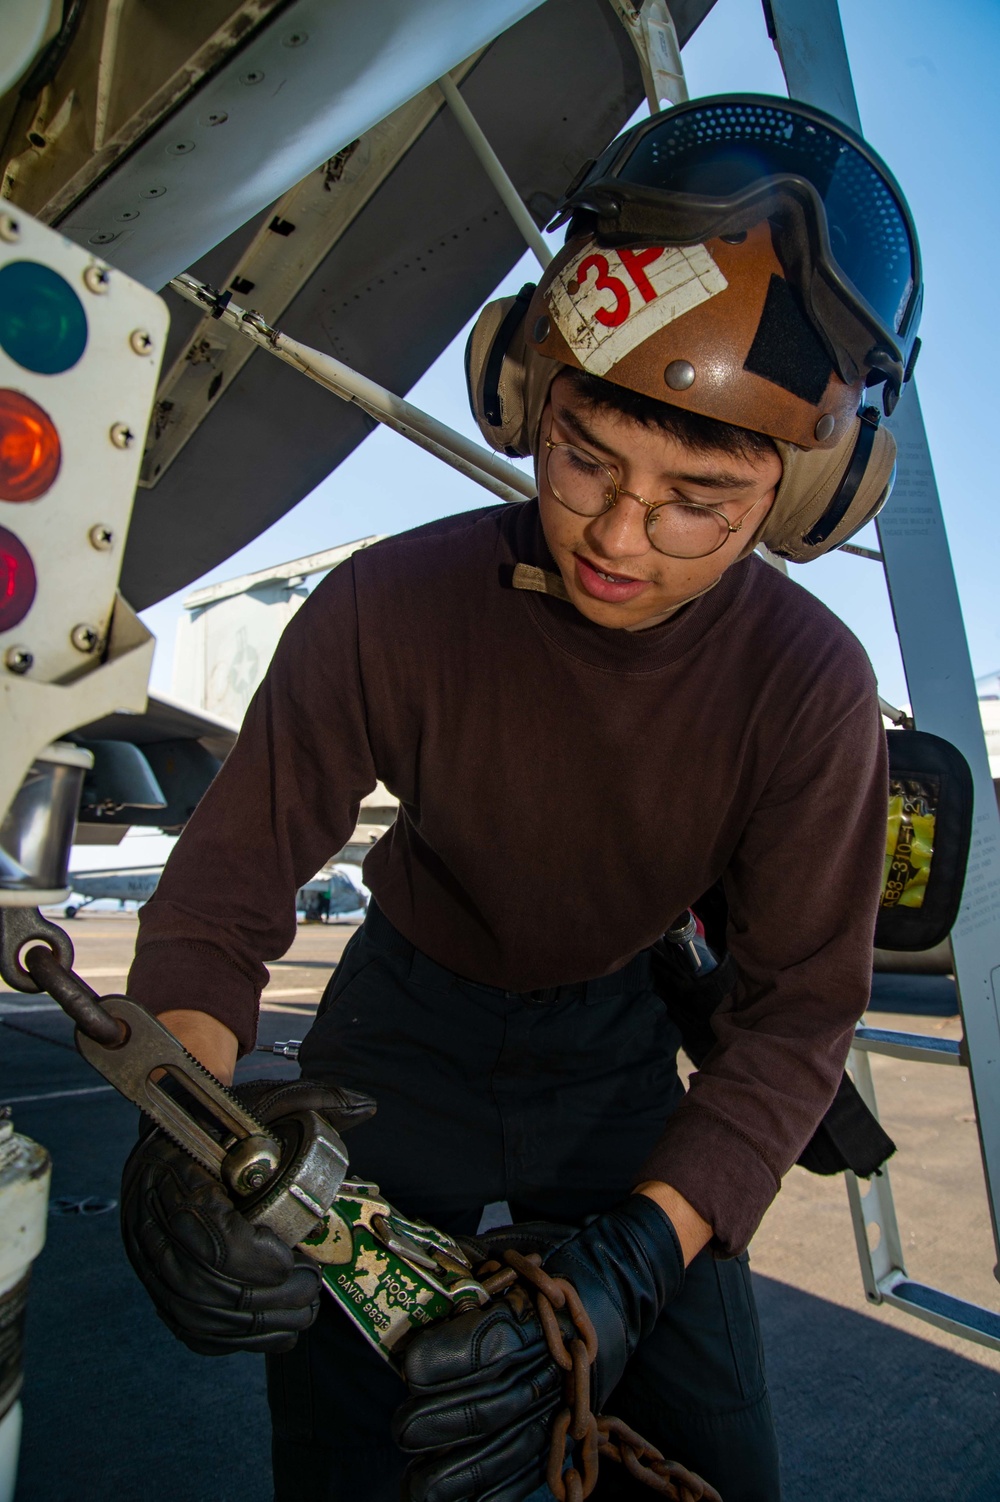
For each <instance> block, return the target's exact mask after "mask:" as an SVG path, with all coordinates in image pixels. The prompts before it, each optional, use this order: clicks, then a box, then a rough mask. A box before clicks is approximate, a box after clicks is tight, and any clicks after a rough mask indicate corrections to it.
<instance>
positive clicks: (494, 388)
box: [465, 282, 535, 458]
mask: <svg viewBox="0 0 1000 1502" xmlns="http://www.w3.org/2000/svg"><path fill="white" fill-rule="evenodd" d="M534 290H535V286H534V283H533V282H529V283H528V284H527V285H526V286H524V287H522V288H521V290H520V292H519V293H518V294H517V296H516V297H501V298H498V299H497V300H496V301H495V302H490V303H487V304H486V306H485V308H484V309H483V311H482V312H481V313H480V315H479V317H478V318H477V319H476V322H475V323H474V325H473V327H472V332H471V334H470V335H469V339H468V343H467V344H466V346H465V380H466V385H467V387H468V392H469V406H470V407H471V408H472V415H473V417H474V418H475V419H476V424H477V426H478V428H479V431H480V432H481V433H482V435H483V437H484V438H485V439H486V441H487V443H488V444H489V445H490V447H491V448H493V449H499V450H500V452H501V453H504V454H507V455H508V456H509V457H511V458H514V457H516V456H519V455H523V454H525V453H527V452H528V450H527V449H526V448H525V447H524V440H525V434H524V399H523V393H522V384H523V359H524V315H525V313H526V311H527V308H528V304H529V303H530V301H531V298H532V294H533V293H534Z"/></svg>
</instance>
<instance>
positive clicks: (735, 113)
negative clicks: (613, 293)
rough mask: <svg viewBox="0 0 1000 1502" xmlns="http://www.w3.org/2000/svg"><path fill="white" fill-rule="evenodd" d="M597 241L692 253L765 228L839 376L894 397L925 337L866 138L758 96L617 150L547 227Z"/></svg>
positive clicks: (900, 226)
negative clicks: (573, 222)
mask: <svg viewBox="0 0 1000 1502" xmlns="http://www.w3.org/2000/svg"><path fill="white" fill-rule="evenodd" d="M581 212H583V213H588V214H592V215H594V216H595V217H596V221H597V222H596V225H593V226H592V232H593V233H595V234H596V236H597V238H598V239H599V240H600V241H601V242H602V243H605V244H608V245H614V244H626V243H629V244H634V243H639V242H641V241H647V242H649V243H656V244H677V245H685V244H693V243H695V242H697V241H700V240H706V239H710V238H713V237H716V236H723V235H738V234H740V233H742V232H743V231H745V230H747V229H749V228H751V227H752V226H753V225H754V224H755V223H760V221H761V220H762V219H765V218H766V219H769V220H770V222H771V226H772V231H773V235H774V241H775V248H776V251H777V254H778V256H779V258H780V259H781V260H782V263H783V266H784V269H785V273H786V275H787V276H788V277H789V279H790V280H791V281H792V282H793V283H794V285H795V286H796V287H797V288H798V290H799V292H800V294H801V296H802V299H803V302H804V304H805V307H806V311H807V313H808V314H809V315H810V317H811V319H812V321H813V323H814V325H815V326H816V328H817V331H818V332H819V334H820V335H821V337H822V338H823V340H824V343H825V344H826V345H827V348H828V350H829V352H830V354H831V356H832V358H833V360H834V363H835V364H836V366H837V368H838V370H839V372H840V374H841V377H842V378H843V379H844V380H846V381H848V382H853V381H854V380H856V379H857V378H858V376H859V374H864V375H865V376H867V377H868V378H869V379H868V383H869V384H874V383H875V381H877V380H879V379H882V378H886V379H887V381H888V383H889V385H890V386H891V387H892V388H893V389H894V391H895V393H896V394H898V391H899V389H900V387H901V386H902V384H903V381H904V380H905V379H907V378H908V375H909V372H910V369H912V363H913V359H914V357H915V353H916V348H917V347H918V345H919V341H918V340H917V338H916V334H917V328H918V326H919V321H920V305H921V299H922V291H923V285H922V280H921V270H920V250H919V246H918V243H917V237H916V231H915V229H914V226H913V220H912V218H911V216H910V212H909V209H908V207H907V205H906V200H905V199H904V197H903V195H902V192H901V190H900V189H899V187H898V186H897V184H896V182H895V179H894V178H893V177H892V174H891V173H890V172H889V170H888V168H887V167H886V166H885V164H884V163H883V162H882V161H881V160H880V158H879V157H878V156H877V155H876V154H875V153H874V152H873V151H872V150H871V149H870V148H869V147H868V146H867V145H866V144H865V142H864V141H862V140H861V139H860V137H858V136H856V135H855V134H854V133H853V132H852V131H849V130H848V129H847V128H846V127H845V126H843V125H841V124H840V123H839V122H838V121H836V120H834V119H833V118H832V116H829V115H827V114H825V113H824V112H823V111H821V110H816V109H813V108H811V107H810V106H808V105H804V104H800V103H798V102H796V101H785V100H779V99H772V98H770V97H768V96H766V95H754V94H744V95H738V96H736V95H726V96H721V97H719V98H714V99H703V100H695V101H692V102H691V103H689V104H682V105H678V106H677V107H676V108H674V109H672V110H668V111H665V112H664V113H663V114H661V115H654V116H653V117H652V118H651V119H649V120H645V121H643V122H642V123H641V124H639V125H636V126H633V128H632V129H631V130H629V131H626V132H625V134H624V135H622V136H619V137H618V139H617V140H616V141H613V142H612V144H611V145H610V146H609V147H608V149H607V150H606V151H605V152H604V154H603V155H602V156H601V157H599V158H598V160H597V161H596V162H594V163H592V164H591V165H590V166H589V167H588V168H587V169H586V170H585V172H584V174H583V175H582V177H581V178H580V179H579V180H578V181H577V182H576V183H574V184H573V186H572V188H571V190H570V191H569V193H568V194H567V195H566V198H565V199H564V201H563V203H562V204H561V205H560V207H559V211H558V214H557V217H556V220H555V221H554V222H555V224H557V225H558V224H562V223H565V221H566V220H567V219H569V218H570V217H571V216H573V215H574V214H579V213H581Z"/></svg>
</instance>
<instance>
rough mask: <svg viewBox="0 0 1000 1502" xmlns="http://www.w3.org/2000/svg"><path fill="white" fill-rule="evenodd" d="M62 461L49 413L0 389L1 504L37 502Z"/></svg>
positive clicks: (57, 438) (16, 393)
mask: <svg viewBox="0 0 1000 1502" xmlns="http://www.w3.org/2000/svg"><path fill="white" fill-rule="evenodd" d="M61 462H62V448H61V446H60V443H59V434H58V433H57V432H56V428H55V424H54V422H53V421H52V419H51V417H50V416H49V415H48V413H47V412H45V411H44V410H43V409H42V408H41V407H40V406H39V405H38V403H37V402H33V401H32V400H31V398H30V397H28V396H24V395H23V394H22V393H21V392H20V391H8V390H0V501H36V500H37V499H38V497H39V496H40V495H44V494H45V492H46V491H47V490H48V488H49V486H50V485H51V484H52V482H53V480H54V479H55V477H56V475H57V474H58V473H59V465H60V463H61ZM0 583H2V581H0ZM19 619H20V617H19Z"/></svg>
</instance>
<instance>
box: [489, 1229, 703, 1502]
mask: <svg viewBox="0 0 1000 1502" xmlns="http://www.w3.org/2000/svg"><path fill="white" fill-rule="evenodd" d="M503 1261H504V1262H505V1263H506V1264H507V1266H506V1267H504V1266H503V1264H502V1263H500V1262H496V1261H493V1262H486V1263H484V1264H483V1266H482V1267H480V1268H479V1269H478V1271H477V1274H476V1276H477V1277H478V1279H479V1281H480V1282H481V1283H482V1285H483V1287H484V1288H485V1289H486V1291H487V1293H489V1294H491V1295H497V1294H501V1293H506V1292H507V1291H508V1289H510V1288H512V1287H513V1286H514V1285H515V1284H516V1283H517V1282H518V1280H519V1279H520V1280H521V1284H522V1285H526V1288H525V1292H526V1293H528V1294H529V1296H530V1298H531V1300H532V1303H533V1305H534V1308H535V1312H536V1314H537V1315H538V1320H539V1323H540V1325H541V1327H542V1330H543V1332H544V1335H545V1341H546V1344H547V1345H548V1348H549V1354H550V1355H551V1357H552V1359H553V1361H554V1362H555V1363H556V1365H557V1366H559V1367H561V1369H562V1371H563V1372H564V1373H565V1389H564V1395H565V1400H566V1402H565V1407H563V1408H562V1409H560V1411H559V1412H558V1413H557V1415H556V1417H555V1421H554V1423H553V1425H552V1439H551V1443H550V1446H549V1458H548V1466H547V1468H546V1473H545V1480H546V1484H547V1485H548V1488H549V1490H550V1491H551V1492H552V1494H553V1496H554V1497H555V1498H556V1502H584V1498H586V1497H589V1496H590V1494H591V1492H592V1491H593V1490H594V1487H595V1486H596V1485H597V1471H598V1463H599V1459H600V1457H603V1458H604V1459H606V1460H613V1461H616V1462H617V1463H618V1464H619V1465H623V1466H624V1467H625V1469H626V1470H627V1471H628V1473H629V1475H630V1476H631V1477H632V1478H633V1480H635V1481H638V1482H641V1484H642V1485H643V1486H648V1487H649V1488H650V1489H651V1490H652V1491H654V1492H659V1494H660V1496H662V1497H668V1498H670V1502H722V1498H721V1497H720V1496H719V1493H718V1492H717V1491H716V1490H715V1488H714V1487H713V1486H709V1484H708V1482H707V1481H703V1480H702V1479H701V1477H700V1476H696V1475H695V1473H694V1472H693V1471H689V1470H688V1469H687V1468H686V1467H685V1466H682V1465H680V1464H679V1463H678V1462H677V1461H675V1460H666V1459H665V1458H664V1457H663V1455H662V1454H661V1453H660V1451H659V1450H658V1449H657V1448H656V1446H655V1445H651V1444H649V1443H648V1441H647V1440H644V1439H643V1438H642V1436H641V1435H639V1434H636V1432H635V1430H634V1429H630V1428H629V1426H628V1424H625V1423H623V1422H622V1420H621V1419H616V1418H613V1417H612V1416H611V1415H610V1414H607V1413H599V1414H595V1413H594V1412H593V1410H592V1409H591V1406H590V1369H591V1367H592V1366H593V1364H594V1362H595V1360H596V1359H597V1335H596V1332H595V1330H594V1326H593V1324H592V1323H591V1319H590V1316H589V1315H588V1313H587V1311H586V1309H584V1307H583V1304H582V1302H581V1300H580V1296H579V1294H578V1293H577V1291H576V1289H575V1288H574V1287H573V1285H572V1283H570V1282H569V1281H568V1279H566V1278H553V1277H550V1276H549V1274H548V1273H547V1272H546V1271H545V1269H544V1268H543V1267H542V1259H541V1257H540V1256H539V1255H538V1253H537V1252H532V1253H531V1254H530V1255H528V1256H523V1255H522V1254H521V1253H520V1252H517V1251H514V1250H513V1248H508V1249H507V1251H505V1252H504V1254H503ZM562 1310H565V1312H566V1313H567V1314H568V1315H569V1318H570V1319H571V1320H572V1322H573V1328H574V1330H575V1331H576V1334H575V1335H574V1336H572V1337H565V1336H564V1335H563V1332H562V1330H561V1329H560V1327H559V1321H558V1319H557V1318H556V1313H557V1311H562ZM573 1445H575V1446H577V1447H578V1453H577V1455H573V1453H572V1450H571V1447H572V1446H573ZM567 1459H568V1460H569V1461H570V1464H569V1465H568V1466H567V1463H566V1462H567Z"/></svg>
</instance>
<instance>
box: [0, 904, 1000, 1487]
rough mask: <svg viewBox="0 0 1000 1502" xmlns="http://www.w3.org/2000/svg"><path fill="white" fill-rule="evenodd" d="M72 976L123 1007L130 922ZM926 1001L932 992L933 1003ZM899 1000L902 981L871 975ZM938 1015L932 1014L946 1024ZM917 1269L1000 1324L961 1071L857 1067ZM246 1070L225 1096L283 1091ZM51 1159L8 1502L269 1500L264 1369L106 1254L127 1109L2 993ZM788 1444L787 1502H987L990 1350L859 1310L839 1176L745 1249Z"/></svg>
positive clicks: (50, 1023) (0, 1028)
mask: <svg viewBox="0 0 1000 1502" xmlns="http://www.w3.org/2000/svg"><path fill="white" fill-rule="evenodd" d="M354 927H355V925H354V924H353V923H329V924H316V925H305V924H303V925H300V927H299V930H298V934H297V937H296V940H295V943H294V945H293V947H292V949H291V950H290V952H289V954H288V955H287V956H286V957H285V959H284V960H281V961H279V962H277V963H275V964H273V965H272V966H271V967H270V969H271V976H272V979H271V983H270V985H269V987H268V989H267V991H266V992H265V994H264V998H263V1009H262V1012H261V1027H260V1040H261V1042H273V1041H275V1040H277V1039H282V1040H284V1039H288V1038H291V1037H297V1038H300V1037H302V1036H303V1034H304V1033H305V1031H306V1029H307V1028H308V1026H309V1023H310V1020H311V1018H312V1016H313V1014H314V1012H315V1010H316V1007H317V1005H318V1003H319V999H320V996H321V994H322V990H323V986H324V985H325V982H326V979H327V976H328V974H329V972H330V970H331V969H332V967H333V965H334V964H335V963H336V961H337V959H338V957H339V955H340V954H341V952H342V950H343V947H344V945H345V944H346V942H347V940H348V938H349V937H350V935H351V934H352V933H353V931H354ZM68 928H69V932H70V934H71V936H72V939H73V942H74V944H75V946H76V949H77V966H78V968H79V970H80V971H81V973H82V974H83V975H84V976H85V977H86V978H87V979H88V980H90V981H91V982H92V983H93V984H94V985H95V986H96V987H97V988H98V989H99V990H102V991H116V990H120V989H123V988H124V985H125V977H126V972H127V968H128V964H129V960H130V957H131V953H132V947H133V943H134V938H135V917H134V915H133V914H130V913H129V914H120V915H119V914H115V913H85V914H83V915H82V916H81V917H79V918H77V919H76V920H75V922H73V923H71V924H70V925H68ZM930 982H934V984H931V983H930ZM878 986H879V994H880V995H882V996H884V997H886V1004H892V1005H893V1006H894V1007H898V1006H899V1005H900V1000H901V990H902V988H903V986H904V979H903V978H902V977H898V978H892V980H891V981H890V980H889V979H888V978H884V977H880V978H878ZM905 988H906V989H905V990H903V991H902V995H903V999H904V1004H905V996H906V995H912V997H913V1002H912V1004H913V1006H914V1007H920V1008H923V1009H924V1010H923V1011H922V1012H920V1013H917V1014H915V1015H901V1014H900V1013H899V1011H896V1010H894V1011H893V1012H892V1013H886V1012H876V1011H874V1010H873V1011H872V1012H870V1013H869V1014H868V1017H867V1019H866V1020H867V1021H868V1022H869V1023H870V1024H871V1025H872V1026H875V1027H895V1028H904V1029H907V1030H910V1031H914V1032H925V1033H930V1034H932V1035H934V1036H937V1037H942V1038H956V1037H958V1036H959V1022H958V1019H957V1017H954V1016H941V1015H936V1014H935V1013H936V1012H940V1011H942V1010H944V1009H945V1008H946V1007H947V1002H948V988H947V986H946V985H942V984H941V982H940V978H938V977H928V978H924V977H906V978H905ZM942 1002H943V1005H942ZM872 1067H873V1070H874V1073H875V1081H876V1087H877V1090H878V1096H879V1104H880V1108H881V1112H882V1117H883V1121H884V1123H885V1125H886V1127H887V1129H888V1130H889V1132H890V1134H891V1135H892V1136H893V1137H894V1138H895V1139H896V1141H897V1143H898V1146H899V1152H898V1154H897V1156H896V1157H895V1158H894V1159H893V1160H892V1175H893V1187H894V1190H895V1195H896V1203H897V1209H898V1212H899V1218H900V1230H901V1234H902V1239H903V1247H904V1251H905V1253H906V1257H907V1262H908V1268H909V1271H910V1272H911V1274H913V1275H914V1276H916V1277H920V1278H922V1279H924V1280H925V1281H927V1282H929V1283H934V1284H936V1285H937V1286H939V1287H941V1288H945V1289H947V1290H948V1291H949V1292H952V1293H956V1294H959V1295H961V1296H962V1297H964V1298H967V1299H970V1300H974V1301H976V1302H979V1303H982V1304H986V1305H988V1306H989V1307H991V1308H998V1307H1000V1287H998V1285H997V1284H996V1283H995V1282H994V1279H993V1276H992V1267H993V1260H994V1259H993V1248H992V1241H991V1237H990V1231H989V1224H988V1218H987V1208H986V1197H985V1193H984V1189H983V1183H982V1170H981V1166H980V1161H979V1155H978V1150H977V1145H976V1126H975V1120H974V1116H973V1110H972V1102H971V1098H970V1095H969V1082H968V1076H967V1073H966V1071H965V1070H961V1069H929V1068H928V1067H927V1066H921V1065H918V1064H907V1063H904V1062H901V1061H900V1060H897V1059H891V1058H887V1057H884V1056H881V1055H876V1056H873V1058H872ZM296 1072H297V1066H296V1065H295V1064H293V1063H291V1062H290V1061H288V1060H286V1059H284V1058H281V1057H279V1056H276V1055H271V1054H256V1055H254V1056H252V1057H250V1058H249V1059H245V1060H243V1061H242V1063H241V1064H240V1066H239V1072H238V1078H244V1079H246V1078H252V1077H260V1076H264V1075H267V1076H273V1077H275V1078H281V1077H290V1076H294V1075H295V1074H296ZM5 1102H6V1103H10V1104H11V1105H12V1108H13V1113H14V1121H15V1125H16V1127H17V1129H18V1130H19V1131H21V1132H23V1133H25V1134H27V1135H28V1136H31V1137H34V1138H35V1139H36V1140H37V1141H39V1142H41V1143H43V1144H44V1145H45V1146H46V1147H47V1148H48V1149H49V1150H50V1152H51V1153H52V1156H53V1162H54V1168H53V1181H52V1212H53V1213H51V1214H50V1218H49V1229H48V1242H47V1244H46V1247H45V1250H44V1251H43V1253H42V1255H41V1256H40V1257H39V1259H38V1261H37V1262H36V1264H35V1268H34V1272H33V1281H32V1293H31V1299H30V1303H29V1314H28V1332H27V1355H26V1381H25V1390H24V1395H23V1400H24V1409H25V1432H24V1444H23V1449H22V1456H21V1472H20V1483H19V1488H18V1491H17V1502H43V1499H44V1502H61V1499H62V1498H66V1499H69V1498H70V1497H72V1498H73V1499H74V1502H99V1499H100V1502H106V1499H107V1498H108V1497H109V1496H114V1497H116V1498H118V1499H120V1502H209V1499H211V1502H266V1499H268V1498H269V1497H270V1495H271V1491H270V1475H269V1456H268V1450H269V1438H268V1420H267V1409H266V1403H265V1399H264V1380H263V1378H264V1373H263V1363H262V1362H260V1361H259V1360H258V1359H257V1358H255V1357H252V1356H247V1355H241V1356H231V1357H221V1358H214V1359H208V1358H204V1357H199V1356H195V1355H193V1354H191V1353H190V1352H189V1351H187V1350H186V1349H185V1348H184V1347H183V1346H182V1345H180V1344H179V1343H178V1342H177V1341H176V1340H174V1339H173V1337H172V1336H171V1335H170V1334H169V1333H168V1332H167V1330H166V1329H165V1327H164V1326H163V1325H162V1324H161V1323H160V1322H159V1320H158V1319H157V1318H156V1316H155V1314H154V1313H153V1309H152V1305H151V1304H150V1303H149V1300H148V1298H147V1296H146V1294H145V1293H144V1291H143V1290H142V1288H141V1287H140V1285H139V1283H138V1281H137V1279H136V1278H135V1276H134V1275H133V1273H132V1271H131V1269H130V1268H129V1266H128V1263H127V1261H126V1259H125V1254H124V1252H123V1250H122V1247H121V1242H120V1238H119V1234H118V1224H117V1211H116V1207H112V1206H111V1202H112V1201H117V1198H118V1185H119V1175H120V1170H121V1165H122V1163H123V1161H124V1159H125V1156H126V1154H127V1152H128V1150H129V1148H130V1146H131V1143H132V1141H133V1140H134V1135H135V1121H136V1114H137V1113H136V1111H135V1110H134V1108H133V1107H132V1106H130V1105H129V1104H128V1103H127V1102H125V1101H124V1100H122V1099H121V1098H120V1097H119V1096H118V1095H116V1094H115V1092H114V1091H113V1090H112V1089H111V1088H110V1087H109V1086H107V1085H106V1084H105V1083H104V1081H103V1080H101V1079H100V1077H99V1076H98V1075H96V1074H95V1073H94V1072H93V1071H92V1070H91V1069H90V1068H89V1067H88V1066H87V1064H86V1063H85V1062H84V1061H83V1060H82V1059H81V1058H80V1057H79V1056H78V1055H77V1054H76V1052H75V1050H74V1049H73V1045H72V1025H71V1023H70V1022H69V1020H68V1019H67V1018H66V1017H65V1016H64V1015H63V1014H62V1013H61V1012H60V1011H59V1010H58V1009H57V1008H56V1006H55V1003H54V1002H50V1001H48V999H47V998H42V999H40V1000H37V1001H35V1000H32V999H31V998H28V997H22V996H19V995H16V994H12V993H10V992H8V991H6V990H3V991H0V1104H3V1103H5ZM751 1258H752V1261H753V1267H754V1273H755V1284H756V1290H757V1297H758V1301H759V1305H760V1312H761V1322H762V1325H763V1331H764V1340H765V1346H766V1353H767V1360H768V1369H769V1374H770V1383H771V1391H772V1397H773V1400H774V1406H775V1410H776V1414H777V1420H778V1431H779V1438H780V1442H781V1448H782V1460H783V1467H784V1478H785V1492H784V1502H827V1499H829V1502H834V1499H836V1498H840V1497H847V1496H863V1497H865V1498H866V1502H937V1499H939V1498H945V1497H948V1498H954V1499H955V1502H996V1499H997V1497H998V1496H1000V1479H998V1478H1000V1429H998V1425H997V1422H996V1415H997V1399H998V1397H1000V1354H998V1353H995V1352H992V1351H988V1350H984V1349H983V1348H981V1347H977V1346H973V1345H971V1344H968V1343H966V1342H964V1341H961V1340H958V1339H957V1338H955V1337H952V1336H950V1335H947V1334H945V1333H943V1332H940V1331H938V1330H936V1329H934V1328H933V1327H930V1326H927V1325H923V1324H918V1323H916V1322H915V1321H913V1320H911V1319H908V1318H907V1317H906V1316H905V1315H904V1314H902V1313H899V1312H897V1311H895V1310H892V1309H887V1308H881V1309H872V1308H870V1307H869V1306H867V1305H866V1303H865V1299H864V1295H863V1292H862V1287H861V1278H860V1273H859V1270H858V1264H857V1255H856V1252H855V1248H854V1238H853V1233H852V1229H851V1222H850V1216H849V1213H848V1207H847V1196H846V1194H845V1192H844V1187H843V1184H842V1182H841V1180H840V1179H839V1178H834V1179H820V1178H817V1177H815V1176H814V1175H811V1174H806V1173H805V1172H804V1171H803V1170H801V1169H798V1168H796V1169H793V1170H792V1172H791V1174H790V1175H789V1177H788V1178H787V1179H786V1181H785V1186H784V1188H783V1190H782V1193H781V1194H780V1195H779V1197H778V1200H777V1201H776V1203H775V1205H774V1206H773V1207H772V1209H771V1210H770V1212H769V1214H768V1216H767V1218H766V1220H765V1222H764V1225H763V1227H762V1228H761V1230H760V1232H759V1233H758V1235H757V1237H756V1239H755V1241H754V1244H753V1246H752V1248H751Z"/></svg>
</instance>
